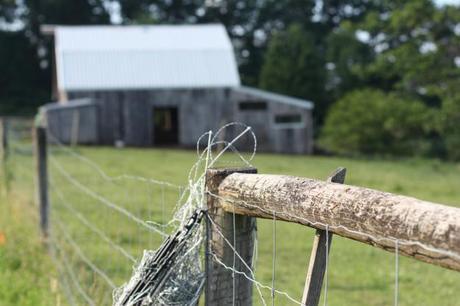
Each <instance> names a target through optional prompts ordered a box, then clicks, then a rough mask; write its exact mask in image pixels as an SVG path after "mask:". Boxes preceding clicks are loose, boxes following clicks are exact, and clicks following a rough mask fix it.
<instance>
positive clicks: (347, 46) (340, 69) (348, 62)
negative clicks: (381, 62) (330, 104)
mask: <svg viewBox="0 0 460 306" xmlns="http://www.w3.org/2000/svg"><path fill="white" fill-rule="evenodd" d="M326 50H327V51H326V61H327V64H326V67H327V74H328V77H327V82H326V89H327V90H328V92H329V95H330V99H332V100H336V99H337V98H340V97H342V96H343V95H344V94H345V93H346V92H348V91H351V90H354V89H357V88H359V87H361V86H363V84H364V82H363V81H362V79H361V78H360V76H359V71H360V69H363V68H364V67H366V66H367V65H369V64H370V63H371V62H372V61H373V59H374V53H373V51H372V48H371V47H370V46H369V45H368V44H366V43H364V42H361V41H359V40H358V39H357V38H356V35H355V31H354V30H353V29H352V27H351V26H346V25H342V27H341V28H338V29H336V30H335V31H333V32H331V34H329V36H328V37H327V40H326Z"/></svg>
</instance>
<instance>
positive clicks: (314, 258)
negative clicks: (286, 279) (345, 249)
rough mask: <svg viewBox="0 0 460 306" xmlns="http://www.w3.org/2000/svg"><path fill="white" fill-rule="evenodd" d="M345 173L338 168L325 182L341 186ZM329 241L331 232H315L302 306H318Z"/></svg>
mask: <svg viewBox="0 0 460 306" xmlns="http://www.w3.org/2000/svg"><path fill="white" fill-rule="evenodd" d="M346 173H347V170H346V169H345V168H338V169H337V170H335V171H334V173H332V174H331V175H330V176H329V177H328V179H327V181H328V182H332V183H340V184H343V183H344V182H345V175H346ZM331 241H332V233H331V232H327V231H325V230H321V229H317V230H316V234H315V238H314V240H313V246H312V249H311V255H310V264H309V266H308V272H307V278H306V280H305V287H304V291H303V296H302V305H304V306H318V303H319V298H320V296H321V287H322V286H323V279H324V274H325V272H326V267H327V260H328V257H329V251H330V248H331Z"/></svg>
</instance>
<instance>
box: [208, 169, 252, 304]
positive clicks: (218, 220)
mask: <svg viewBox="0 0 460 306" xmlns="http://www.w3.org/2000/svg"><path fill="white" fill-rule="evenodd" d="M236 171H238V172H245V173H256V172H257V170H256V169H253V168H248V169H210V170H208V171H207V175H206V187H207V191H209V192H210V193H214V192H216V191H217V188H218V187H219V184H220V183H221V182H222V180H223V179H224V178H225V177H226V176H228V175H230V174H231V173H234V172H236ZM207 204H208V216H209V217H210V218H211V219H212V220H213V222H214V223H215V224H216V226H214V225H212V224H211V222H210V221H208V223H207V245H206V276H207V279H206V287H205V305H207V306H228V305H245V306H246V305H249V306H250V305H252V282H251V281H249V280H248V279H246V278H245V277H244V276H243V275H240V274H235V275H234V277H235V282H234V281H233V274H232V271H230V270H228V269H226V268H225V267H223V266H222V265H221V264H220V263H218V262H217V261H216V260H215V258H214V257H213V256H212V255H211V254H215V256H216V257H217V258H218V259H219V260H220V261H221V262H222V263H224V264H225V265H226V266H228V267H233V260H234V257H233V256H234V252H233V250H232V248H231V247H230V246H229V245H228V244H227V243H226V242H225V240H224V238H223V237H222V235H220V234H219V232H218V230H219V231H220V232H221V233H222V234H223V236H224V237H225V238H226V239H227V240H228V241H229V242H230V243H232V244H233V241H234V240H233V239H234V238H235V242H236V244H235V245H234V248H235V249H236V251H237V252H238V254H239V255H240V256H241V258H243V259H244V261H245V262H246V264H247V265H249V266H251V263H252V256H253V247H254V238H255V236H254V234H255V232H254V231H255V228H256V219H255V218H252V217H247V216H242V215H236V214H233V212H226V211H224V210H223V209H222V208H221V207H220V206H219V203H218V201H216V199H215V198H214V197H212V196H208V203H207ZM234 224H235V227H234V226H233V225H234ZM216 227H217V228H216ZM235 269H236V270H237V271H241V272H244V273H246V274H247V275H250V273H249V270H248V269H247V268H246V267H245V266H244V264H243V263H242V262H241V261H240V260H239V259H238V258H237V259H236V261H235ZM234 285H235V288H234ZM233 293H235V296H234V295H233Z"/></svg>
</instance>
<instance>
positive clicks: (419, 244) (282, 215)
mask: <svg viewBox="0 0 460 306" xmlns="http://www.w3.org/2000/svg"><path fill="white" fill-rule="evenodd" d="M218 196H219V197H220V201H219V202H220V203H219V205H220V206H221V207H222V208H223V209H224V210H226V211H233V209H234V210H235V212H236V213H238V214H242V215H246V216H252V217H262V218H267V219H268V218H272V213H273V211H276V216H277V218H278V219H279V220H284V221H288V222H296V223H300V224H304V225H307V226H311V227H314V228H319V229H325V225H326V224H327V225H329V230H330V231H331V232H332V233H334V234H338V235H340V236H343V237H347V238H351V239H354V240H357V241H360V242H364V243H367V244H370V245H373V246H376V247H379V248H382V249H385V250H387V251H390V252H393V251H394V248H395V244H396V240H398V244H399V253H400V254H402V255H405V256H409V257H413V258H416V259H418V260H421V261H424V262H428V263H432V264H435V265H439V266H442V267H445V268H449V269H453V270H457V271H460V255H459V254H460V209H459V208H455V207H449V206H444V205H440V204H435V203H430V202H426V201H421V200H418V199H415V198H411V197H406V196H400V195H394V194H391V193H386V192H381V191H377V190H372V189H368V188H362V187H355V186H348V185H342V184H336V183H328V182H322V181H317V180H313V179H307V178H299V177H291V176H281V175H258V174H254V175H247V174H239V173H234V174H231V175H229V176H228V177H226V178H225V179H224V180H223V181H222V183H221V184H220V185H219V188H218Z"/></svg>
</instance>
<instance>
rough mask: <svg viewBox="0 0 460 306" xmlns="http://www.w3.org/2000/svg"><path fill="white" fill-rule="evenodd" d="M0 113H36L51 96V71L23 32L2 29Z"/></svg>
mask: <svg viewBox="0 0 460 306" xmlns="http://www.w3.org/2000/svg"><path fill="white" fill-rule="evenodd" d="M0 46H8V48H0V71H1V72H2V73H1V74H0V113H22V114H24V113H27V114H34V113H35V111H36V107H38V106H39V105H41V104H43V103H44V102H46V101H47V100H48V99H49V98H50V95H49V90H50V82H49V78H48V76H47V71H46V70H43V69H41V67H40V61H39V59H38V55H37V50H36V48H35V47H34V46H33V45H32V44H30V42H29V40H28V39H27V38H26V36H25V33H23V32H1V31H0Z"/></svg>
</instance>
